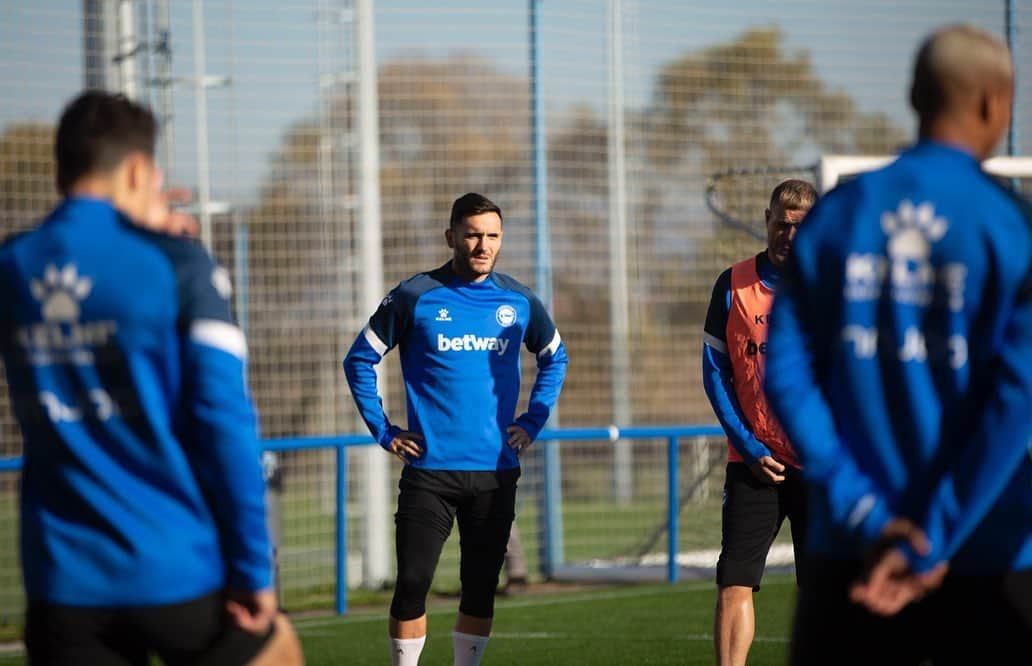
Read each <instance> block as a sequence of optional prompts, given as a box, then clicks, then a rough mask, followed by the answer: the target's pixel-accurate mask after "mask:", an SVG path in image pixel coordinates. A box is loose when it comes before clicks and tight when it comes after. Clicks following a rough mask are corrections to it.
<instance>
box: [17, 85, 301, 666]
mask: <svg viewBox="0 0 1032 666" xmlns="http://www.w3.org/2000/svg"><path fill="white" fill-rule="evenodd" d="M156 133H157V124H156V122H155V119H154V116H153V115H152V114H151V112H150V111H149V110H148V109H146V108H144V107H142V106H140V105H138V104H135V103H133V102H131V101H129V100H128V99H126V98H124V97H122V96H120V95H112V94H108V93H105V92H97V91H88V92H85V93H83V94H81V95H80V96H79V97H77V98H76V99H75V100H73V101H72V102H71V103H70V104H69V105H68V106H67V107H66V108H65V110H64V112H63V114H62V116H61V120H60V124H59V127H58V129H57V137H56V146H55V152H56V158H57V185H58V189H59V190H60V193H61V195H62V196H63V197H64V199H63V201H62V202H61V203H60V204H59V205H58V207H57V208H56V209H55V210H54V211H53V212H52V213H50V215H49V216H48V217H47V218H46V219H45V220H44V221H43V222H42V223H41V224H40V225H39V226H38V227H36V228H35V229H33V230H30V231H28V232H26V233H24V234H21V235H18V236H16V237H14V238H12V239H9V240H8V241H7V242H5V243H4V245H3V246H2V247H0V293H3V294H4V299H3V300H2V301H0V351H2V355H3V359H4V365H5V368H6V372H7V382H8V389H9V391H10V395H11V402H12V405H13V407H14V412H15V415H16V416H17V418H18V422H19V424H20V426H21V431H22V434H23V436H24V440H25V442H24V468H23V472H22V483H21V562H22V569H23V574H24V582H25V591H26V597H27V599H28V610H27V613H26V629H25V643H26V647H27V650H28V654H29V662H30V663H32V664H72V663H75V664H147V663H149V659H150V658H151V656H152V655H156V656H158V657H160V658H161V659H162V660H163V661H165V662H166V663H170V664H186V663H190V664H205V663H210V664H243V663H256V664H298V663H301V662H302V657H301V652H300V645H299V644H298V642H297V638H296V636H295V635H294V633H293V630H292V628H291V627H290V624H289V623H288V622H287V621H286V619H285V618H283V617H282V615H278V614H277V609H276V600H275V595H274V594H273V592H272V590H271V589H270V562H269V557H270V553H269V542H268V537H267V533H266V525H265V507H264V504H263V501H262V496H263V493H264V486H263V483H262V476H261V469H260V466H259V450H258V439H257V431H256V418H255V412H254V409H253V407H252V404H251V401H250V398H249V397H248V394H247V390H246V385H245V354H246V343H245V341H244V337H243V334H242V333H241V331H240V330H239V329H238V328H237V327H236V326H235V325H234V323H233V321H232V317H231V316H230V308H229V303H228V300H227V298H228V296H229V293H230V285H229V280H228V276H227V274H226V272H225V271H224V270H223V269H222V268H220V267H219V266H217V265H216V264H215V263H214V262H213V261H212V259H211V258H210V257H209V256H208V254H207V252H206V251H205V250H204V248H203V247H201V246H200V245H199V244H198V243H196V242H195V241H192V240H189V239H185V238H175V237H172V236H170V235H166V234H165V233H164V232H165V231H176V232H184V231H186V232H191V231H194V230H195V226H196V225H195V222H193V220H191V219H190V218H188V217H185V216H183V215H181V214H175V213H172V212H171V211H170V210H169V207H168V200H167V198H166V196H165V195H164V194H163V193H162V192H161V191H160V187H161V172H160V170H159V169H158V168H157V166H156V165H155V163H154V142H155V136H156Z"/></svg>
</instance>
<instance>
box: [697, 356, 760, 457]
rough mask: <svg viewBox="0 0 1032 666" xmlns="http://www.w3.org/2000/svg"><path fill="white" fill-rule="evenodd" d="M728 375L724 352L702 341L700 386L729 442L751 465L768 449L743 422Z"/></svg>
mask: <svg viewBox="0 0 1032 666" xmlns="http://www.w3.org/2000/svg"><path fill="white" fill-rule="evenodd" d="M731 377H732V371H731V361H730V359H728V357H727V355H726V354H722V353H721V352H719V351H717V350H715V349H713V348H712V347H710V346H709V345H708V344H703V346H702V387H703V389H704V390H705V391H706V397H707V398H709V401H710V405H711V406H712V407H713V413H714V414H715V415H716V417H717V420H718V421H720V425H721V426H722V427H723V428H724V432H725V433H726V434H727V438H728V441H729V442H731V446H733V447H734V448H735V450H736V451H737V452H738V453H739V455H741V456H742V459H743V460H744V461H745V462H746V464H749V465H751V464H753V463H755V462H756V461H757V460H758V459H760V458H762V457H763V456H769V455H770V449H768V448H767V447H766V446H764V444H763V442H761V441H760V440H758V439H756V436H755V435H753V433H752V431H751V430H749V427H748V426H747V425H746V424H745V416H744V414H743V413H742V406H741V405H740V404H738V396H736V395H735V390H734V387H733V385H732V383H731Z"/></svg>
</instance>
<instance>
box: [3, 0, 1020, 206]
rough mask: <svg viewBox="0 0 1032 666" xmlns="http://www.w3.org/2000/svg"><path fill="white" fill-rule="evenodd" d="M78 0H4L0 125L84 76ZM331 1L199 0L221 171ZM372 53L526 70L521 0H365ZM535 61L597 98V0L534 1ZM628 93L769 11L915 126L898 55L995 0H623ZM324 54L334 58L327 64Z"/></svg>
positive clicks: (308, 107)
mask: <svg viewBox="0 0 1032 666" xmlns="http://www.w3.org/2000/svg"><path fill="white" fill-rule="evenodd" d="M81 4H82V3H81V2H80V1H79V0H4V1H3V2H0V95H2V96H3V99H4V103H3V105H0V126H2V125H4V124H6V123H7V122H11V121H15V120H29V119H35V120H50V119H53V118H54V117H55V116H56V114H57V112H58V110H59V109H60V106H61V105H62V103H63V102H64V101H65V100H67V99H68V98H69V97H70V96H71V95H73V94H74V93H75V92H76V91H77V89H78V88H79V87H80V86H81V84H82V65H81V54H82V37H81ZM334 4H336V3H334V2H332V1H330V0H311V1H310V2H292V3H283V2H280V1H278V0H250V1H248V2H245V1H243V0H236V1H235V2H233V1H232V0H209V2H207V4H206V11H205V21H206V23H207V30H206V34H207V39H208V50H207V59H208V65H209V66H208V70H209V72H211V73H215V74H232V75H233V77H234V80H235V83H234V85H233V88H232V89H224V90H212V91H211V92H210V93H209V116H210V121H211V129H210V141H211V153H212V159H213V162H214V163H220V162H221V163H224V161H225V162H231V163H233V164H235V165H237V166H238V168H237V171H236V173H234V174H233V176H232V177H230V178H223V182H222V183H219V182H216V183H215V186H216V188H218V187H223V188H226V189H229V190H232V191H235V192H237V194H238V195H239V194H240V193H241V192H242V191H245V190H251V189H252V188H253V187H254V185H255V184H256V183H257V182H260V179H261V178H262V177H263V175H264V173H265V172H266V171H265V169H266V156H267V155H268V154H270V153H271V152H272V151H273V150H275V148H276V147H277V146H278V144H279V141H280V139H281V137H282V135H283V132H284V131H285V130H286V129H287V128H288V127H289V125H290V124H291V123H292V122H296V121H298V120H301V119H303V118H306V117H310V116H312V115H313V113H314V111H315V110H316V105H317V99H318V85H317V80H318V75H319V72H318V71H317V67H316V65H315V63H317V62H318V59H319V56H320V44H323V45H325V44H329V43H330V37H332V34H333V33H331V32H329V31H331V30H339V28H337V27H333V26H332V25H331V24H328V23H324V24H323V25H324V26H327V28H326V29H327V30H328V31H327V32H324V33H322V36H323V37H324V38H325V39H323V40H320V32H319V22H318V21H317V16H318V10H319V7H327V6H332V5H334ZM191 5H192V3H190V2H186V1H184V0H172V7H173V16H172V36H173V45H174V67H175V70H176V73H177V74H178V75H179V76H182V77H189V76H191V75H192V71H193V58H192V51H193V42H192V37H191V34H192V31H191V27H192V24H191ZM1017 5H1018V19H1019V27H1021V28H1022V33H1021V39H1020V41H1019V46H1020V47H1021V48H1022V49H1023V50H1024V53H1021V52H1019V57H1018V63H1019V76H1020V74H1021V67H1020V66H1021V63H1023V62H1027V61H1029V56H1030V55H1032V7H1030V5H1032V0H1019V2H1018V3H1017ZM374 6H375V10H376V15H375V22H376V40H377V57H378V59H379V60H380V61H381V62H383V61H386V60H388V59H391V58H392V57H396V56H397V55H399V54H426V55H429V56H434V57H443V56H447V55H449V54H454V53H457V52H468V53H474V54H478V55H480V56H482V57H484V58H486V59H488V60H489V61H491V62H493V63H495V64H496V66H498V67H499V68H501V69H503V70H505V71H509V72H512V73H514V74H520V75H522V74H525V73H526V72H527V13H526V9H527V3H526V2H525V1H524V0H498V1H496V2H490V3H485V2H479V1H476V0H470V1H467V2H454V1H447V0H440V1H438V2H433V3H429V2H426V0H389V1H388V0H379V1H375V0H374ZM542 7H543V10H544V11H543V18H542V25H543V29H544V32H543V37H544V52H543V67H544V76H545V78H544V87H545V93H546V100H547V104H548V108H549V111H550V114H552V115H551V117H553V118H554V117H555V114H556V113H561V112H562V111H563V110H565V109H568V108H570V107H571V106H572V105H575V104H588V105H591V106H593V107H595V108H597V109H599V111H600V112H601V111H602V110H603V109H604V104H605V99H606V94H607V75H606V69H605V65H606V59H607V52H606V49H607V43H606V25H607V19H606V7H607V3H606V2H604V1H603V0H544V1H543V2H542ZM624 10H625V11H624V35H625V37H624V40H625V72H626V77H625V80H626V84H625V85H626V93H627V96H628V104H629V105H631V106H635V105H639V104H641V103H643V101H644V100H646V99H647V98H648V95H649V94H650V93H651V89H650V83H651V81H652V79H653V76H654V74H655V72H656V70H657V68H658V67H659V66H660V65H661V64H662V63H664V62H667V61H669V60H671V59H673V58H676V57H677V56H679V55H681V54H683V53H685V52H688V51H694V50H698V49H701V48H705V47H706V46H708V45H712V44H717V43H720V42H725V41H728V40H730V39H732V38H733V37H734V36H735V35H737V34H739V33H741V32H742V31H743V30H745V29H747V28H749V27H756V26H769V25H777V26H779V27H780V28H781V29H782V30H783V31H784V32H785V34H786V35H787V37H788V43H789V45H790V46H791V47H793V48H798V49H802V50H806V51H808V52H809V53H810V54H811V56H812V58H813V62H814V63H815V66H816V67H817V70H818V72H819V74H820V75H821V77H822V78H823V79H824V80H825V81H826V82H828V83H829V84H830V85H831V86H832V87H834V88H840V89H843V90H845V91H847V92H848V93H849V94H851V95H852V96H853V97H854V98H855V99H857V101H858V103H859V104H860V106H861V107H862V108H864V109H866V110H882V111H885V112H886V113H888V114H889V115H890V116H892V117H893V118H894V119H895V120H896V121H897V122H898V123H900V124H902V125H904V126H906V127H909V125H910V115H909V112H908V111H907V108H906V105H905V98H904V88H905V85H906V80H907V78H908V75H909V73H908V67H909V62H910V59H911V57H912V54H913V52H914V50H915V48H916V46H917V43H918V41H919V39H920V38H921V37H922V36H923V35H925V34H926V33H927V32H929V31H930V30H931V29H933V28H934V27H935V26H937V25H941V24H943V23H945V22H951V21H958V20H965V21H971V22H974V23H976V24H978V25H981V26H983V27H985V28H987V29H990V30H993V31H995V32H997V33H999V34H1002V33H1003V22H1004V2H1003V1H1002V0H963V1H961V0H852V1H850V0H820V1H818V0H784V1H782V2H777V3H772V2H768V1H766V0H739V1H737V2H733V3H729V2H726V0H707V1H705V2H702V1H688V0H662V1H661V0H652V1H647V0H624ZM321 52H322V57H323V62H326V63H331V62H333V61H334V59H336V63H337V66H339V67H343V66H344V65H345V64H346V63H344V58H345V57H346V54H345V51H344V49H341V48H336V49H334V48H332V47H330V48H323V49H322V51H321ZM331 68H332V67H331ZM1021 81H1022V82H1021V86H1020V94H1021V95H1022V98H1023V100H1024V99H1028V103H1027V104H1025V105H1024V106H1023V112H1022V115H1021V124H1020V125H1019V127H1020V129H1021V130H1022V135H1023V137H1024V140H1023V142H1022V146H1023V148H1024V149H1025V151H1030V148H1032V141H1029V139H1030V138H1032V137H1030V136H1029V135H1032V110H1030V108H1029V107H1032V97H1030V93H1032V86H1030V84H1029V83H1026V82H1025V80H1024V79H1021ZM175 113H176V116H177V118H178V121H179V122H178V123H177V125H176V127H177V137H176V138H177V144H178V146H179V149H178V151H177V154H176V162H177V173H176V176H177V180H180V181H183V182H185V183H186V184H192V183H190V182H189V181H190V179H191V178H192V177H193V174H194V169H193V166H192V165H193V163H194V143H195V139H194V135H193V133H192V128H193V122H192V118H193V113H194V100H193V94H192V92H191V91H190V89H189V88H188V87H186V86H182V87H180V88H179V89H177V91H176V107H175Z"/></svg>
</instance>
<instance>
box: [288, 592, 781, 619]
mask: <svg viewBox="0 0 1032 666" xmlns="http://www.w3.org/2000/svg"><path fill="white" fill-rule="evenodd" d="M788 584H792V585H795V581H793V580H785V581H779V580H773V581H768V582H765V583H764V585H770V586H773V585H788ZM713 586H714V583H713V581H705V582H703V581H699V582H692V583H677V584H676V585H674V586H663V587H656V586H649V587H643V588H629V589H610V590H605V591H599V592H584V593H580V594H568V595H565V594H563V595H556V596H554V597H542V598H539V599H527V598H524V599H518V600H509V599H499V600H498V601H496V602H495V608H535V607H540V606H559V605H564V604H580V603H584V602H587V601H599V600H606V599H633V598H638V597H649V596H656V595H662V594H669V593H670V592H671V591H672V590H676V591H679V592H682V591H683V592H701V591H704V590H708V589H710V588H712V587H713ZM454 612H455V609H454V608H429V609H427V615H443V614H447V613H454ZM386 620H387V614H386V613H375V614H370V615H360V616H345V617H336V616H333V617H314V618H308V619H297V620H292V621H293V623H294V626H295V627H296V628H297V630H298V631H305V630H306V629H308V628H312V629H314V628H316V627H325V626H328V625H346V624H363V623H366V622H385V621H386Z"/></svg>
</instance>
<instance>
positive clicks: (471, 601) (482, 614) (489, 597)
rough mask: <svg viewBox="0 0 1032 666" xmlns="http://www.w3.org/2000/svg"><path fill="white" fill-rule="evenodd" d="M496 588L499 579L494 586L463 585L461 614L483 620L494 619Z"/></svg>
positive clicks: (460, 602)
mask: <svg viewBox="0 0 1032 666" xmlns="http://www.w3.org/2000/svg"><path fill="white" fill-rule="evenodd" d="M496 587H498V578H497V577H495V581H494V585H490V584H485V585H474V586H466V585H465V584H463V586H462V599H461V600H460V601H459V612H461V613H464V614H466V615H471V616H473V617H478V618H483V619H490V618H492V617H494V602H495V588H496Z"/></svg>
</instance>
